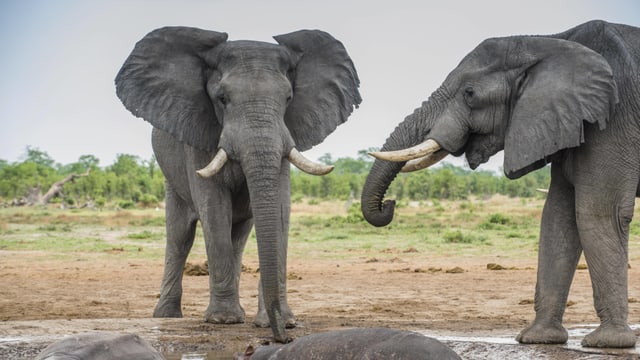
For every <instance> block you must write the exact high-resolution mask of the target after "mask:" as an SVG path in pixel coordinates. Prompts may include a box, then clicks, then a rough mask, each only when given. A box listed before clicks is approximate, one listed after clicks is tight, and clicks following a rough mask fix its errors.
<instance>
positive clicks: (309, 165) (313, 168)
mask: <svg viewBox="0 0 640 360" xmlns="http://www.w3.org/2000/svg"><path fill="white" fill-rule="evenodd" d="M288 159H289V162H291V163H292V164H293V165H295V167H297V168H298V169H300V170H302V171H304V172H306V173H307V174H310V175H326V174H328V173H330V172H331V170H333V165H324V164H319V163H316V162H313V161H311V160H309V159H307V158H306V157H304V155H302V154H301V153H300V152H299V151H298V150H296V149H295V148H293V149H291V152H290V153H289V157H288Z"/></svg>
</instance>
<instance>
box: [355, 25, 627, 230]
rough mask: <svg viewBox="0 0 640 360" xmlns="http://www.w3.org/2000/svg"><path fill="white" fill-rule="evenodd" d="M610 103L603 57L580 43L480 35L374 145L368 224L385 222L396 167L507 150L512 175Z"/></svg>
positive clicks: (601, 114)
mask: <svg viewBox="0 0 640 360" xmlns="http://www.w3.org/2000/svg"><path fill="white" fill-rule="evenodd" d="M616 102H617V90H616V85H615V82H614V80H613V73H612V70H611V68H610V66H609V64H608V63H607V61H606V60H605V59H604V58H603V57H602V56H601V55H599V54H598V53H596V52H594V51H592V50H590V49H588V48H586V47H585V46H582V45H580V44H578V43H576V42H572V41H566V40H561V39H555V38H546V37H531V36H530V37H526V36H519V37H507V38H492V39H488V40H485V41H484V42H482V43H481V44H480V45H479V46H478V47H477V48H476V49H474V50H473V51H472V52H471V53H469V54H468V55H467V56H466V57H465V58H464V59H463V60H462V61H461V62H460V64H459V65H458V66H457V67H456V68H455V69H454V70H453V71H452V72H451V73H450V74H449V75H448V76H447V78H446V79H445V81H444V83H443V84H442V85H441V86H440V88H438V89H437V90H436V91H435V92H434V93H433V94H432V95H431V97H430V98H429V99H428V100H427V101H426V102H424V103H423V104H422V106H421V107H420V108H418V109H416V110H415V111H414V113H413V114H411V115H409V116H407V117H406V118H405V120H404V121H403V122H402V123H400V125H398V127H397V128H396V129H395V130H394V131H393V132H392V134H391V135H390V137H389V138H388V139H387V140H386V142H385V144H384V146H383V147H382V149H381V151H380V152H375V153H372V155H373V156H375V157H376V158H377V160H376V161H375V163H374V165H373V167H372V169H371V171H370V173H369V175H368V177H367V180H366V182H365V186H364V189H363V192H362V203H361V205H362V212H363V214H364V216H365V218H366V219H367V220H368V221H369V223H371V224H372V225H375V226H385V225H387V224H389V223H390V222H391V220H392V218H393V210H394V202H393V201H391V200H387V201H384V202H383V198H384V195H385V192H386V190H387V188H388V187H389V185H390V183H391V182H392V181H393V179H394V178H395V177H396V175H397V174H398V172H400V171H401V170H403V171H413V170H417V169H421V168H424V167H427V166H430V165H432V164H434V163H436V162H438V161H439V160H440V159H442V158H443V157H445V156H446V155H447V154H449V153H450V154H453V155H455V156H459V155H462V154H465V155H466V159H467V161H468V163H469V166H470V167H471V168H472V169H475V168H476V167H477V166H478V165H480V164H481V163H484V162H486V161H487V160H488V159H489V158H490V157H491V156H492V155H494V154H495V153H497V152H498V151H500V150H504V166H503V170H504V173H505V175H506V176H507V177H509V178H512V179H514V178H518V177H520V176H522V175H524V174H526V173H528V172H530V171H532V170H535V169H538V168H540V167H542V166H544V165H545V164H546V163H547V162H548V161H550V160H551V158H552V156H554V154H557V153H558V152H559V151H561V150H563V149H566V148H571V147H577V146H579V145H580V144H581V143H582V142H583V141H584V137H583V127H584V126H585V124H584V122H587V123H593V124H597V126H599V128H600V129H604V128H605V127H606V124H607V121H608V119H609V118H610V116H611V115H612V113H613V109H614V106H615V104H616Z"/></svg>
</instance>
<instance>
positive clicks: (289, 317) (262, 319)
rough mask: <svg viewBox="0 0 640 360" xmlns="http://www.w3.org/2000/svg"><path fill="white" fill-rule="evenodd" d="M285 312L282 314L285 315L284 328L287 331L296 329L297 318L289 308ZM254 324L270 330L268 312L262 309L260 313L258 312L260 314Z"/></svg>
mask: <svg viewBox="0 0 640 360" xmlns="http://www.w3.org/2000/svg"><path fill="white" fill-rule="evenodd" d="M284 310H285V311H282V314H284V319H285V322H284V326H285V327H286V328H287V329H293V328H295V327H296V317H295V316H294V315H293V312H291V309H289V308H288V307H287V308H286V309H284ZM253 324H254V325H255V326H256V327H259V328H268V327H269V326H270V323H269V315H267V312H266V310H264V309H261V310H260V311H258V314H256V319H255V320H254V322H253Z"/></svg>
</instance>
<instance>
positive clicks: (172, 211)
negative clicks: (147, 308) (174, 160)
mask: <svg viewBox="0 0 640 360" xmlns="http://www.w3.org/2000/svg"><path fill="white" fill-rule="evenodd" d="M166 193H167V195H166V224H167V225H166V230H167V244H166V249H165V262H164V275H163V277H162V286H161V287H160V300H159V301H158V304H157V305H156V308H155V310H154V312H153V317H182V308H181V306H182V305H181V299H182V274H183V272H184V265H185V262H186V261H187V256H188V255H189V251H190V250H191V246H192V245H193V239H194V237H195V233H196V224H197V218H196V215H195V213H194V212H193V211H192V210H191V209H190V208H189V207H188V206H187V205H186V204H185V202H184V201H183V200H182V199H180V198H179V197H178V196H177V194H176V193H175V192H174V191H173V190H172V189H171V187H170V186H169V185H167V192H166Z"/></svg>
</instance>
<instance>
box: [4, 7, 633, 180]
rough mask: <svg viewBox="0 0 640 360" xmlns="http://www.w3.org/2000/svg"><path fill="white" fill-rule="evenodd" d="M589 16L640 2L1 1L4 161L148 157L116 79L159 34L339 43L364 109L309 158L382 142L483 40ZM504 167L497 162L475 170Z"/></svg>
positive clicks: (143, 128)
mask: <svg viewBox="0 0 640 360" xmlns="http://www.w3.org/2000/svg"><path fill="white" fill-rule="evenodd" d="M592 19H602V20H607V21H611V22H617V23H625V24H628V25H633V26H639V27H640V1H637V0H608V1H606V2H605V1H591V0H589V1H585V0H570V1H559V0H536V1H529V2H521V1H516V0H499V1H497V0H496V1H491V0H484V1H478V0H473V1H446V0H442V1H437V2H433V1H420V0H415V1H403V0H394V1H375V0H373V1H371V0H356V1H349V0H323V1H301V0H287V1H278V0H273V1H263V0H252V1H243V0H229V1H227V0H210V1H204V0H201V1H196V0H187V1H162V0H160V1H158V0H156V1H151V0H146V1H143V0H115V1H85V0H56V1H49V0H29V1H25V0H3V1H2V2H0V44H1V45H0V46H1V48H2V50H1V51H0V69H2V70H1V71H2V72H1V74H2V79H1V80H0V159H4V160H7V161H10V162H13V161H20V160H22V159H21V157H22V156H23V155H24V154H25V149H26V147H27V146H33V147H37V148H39V149H40V150H43V151H46V152H47V153H48V154H49V155H51V157H53V159H55V160H56V161H57V162H60V163H62V164H68V163H71V162H75V161H77V160H78V158H79V157H80V156H81V155H84V154H92V155H95V156H96V157H98V158H99V159H100V165H101V166H106V165H110V164H111V163H113V161H114V160H115V158H116V155H117V154H120V153H124V154H133V155H137V156H140V157H141V158H143V159H149V158H150V157H151V154H152V150H151V144H150V134H151V125H150V124H148V123H146V122H145V121H143V120H142V119H139V118H135V117H134V116H133V115H131V114H130V113H129V112H128V111H126V110H125V108H124V107H123V106H122V104H121V103H120V101H119V100H118V98H117V97H116V95H115V87H114V83H113V79H114V77H115V75H116V73H117V72H118V70H119V68H120V66H121V65H122V63H123V61H124V60H125V58H126V57H127V56H128V54H129V52H130V51H131V49H132V48H133V46H134V44H135V43H136V41H138V40H139V39H141V38H142V37H143V36H144V35H145V34H147V33H148V32H149V31H151V30H153V29H156V28H159V27H163V26H168V25H180V26H192V27H199V28H203V29H208V30H215V31H221V32H227V33H228V34H229V38H230V40H240V39H250V40H261V41H269V42H273V39H272V36H274V35H278V34H283V33H288V32H292V31H296V30H299V29H320V30H324V31H326V32H329V33H330V34H332V35H333V36H334V37H335V38H337V39H338V40H340V41H341V42H342V43H343V44H344V45H345V47H346V48H347V51H348V52H349V54H350V55H351V58H352V59H353V61H354V63H355V66H356V68H357V70H358V74H359V76H360V80H361V85H360V92H361V94H362V97H363V102H362V104H361V106H360V108H359V109H357V110H355V112H354V114H353V115H352V116H351V117H350V120H349V121H348V122H347V123H345V124H344V125H341V126H339V127H338V128H337V130H336V131H335V132H334V133H333V134H331V135H330V136H329V137H328V138H327V140H325V142H324V143H322V144H321V145H318V146H316V147H314V148H313V149H311V150H309V151H307V152H306V153H305V154H306V155H307V156H308V157H310V158H312V159H317V158H318V157H320V156H322V155H323V154H325V153H331V154H332V156H333V158H334V159H336V158H339V157H345V156H351V157H355V156H356V155H357V152H358V150H361V149H367V148H369V147H373V146H381V145H382V144H383V143H384V141H385V139H386V138H387V136H388V135H389V133H390V132H391V131H392V130H393V129H394V128H395V127H396V125H397V124H398V123H399V122H401V121H402V120H403V119H404V117H405V116H406V115H408V114H410V113H411V112H413V110H414V109H415V108H417V107H419V106H420V104H421V102H422V101H424V100H426V99H427V97H428V96H429V95H430V94H431V92H433V91H434V90H435V89H436V88H437V87H438V86H439V85H440V84H441V82H442V81H443V80H444V78H445V77H446V75H447V74H448V73H449V72H450V71H451V70H452V69H453V68H454V67H455V66H456V65H457V64H458V63H459V62H460V60H461V59H462V57H463V56H464V55H465V54H467V53H468V52H470V51H471V50H472V49H473V48H474V47H475V46H476V45H478V44H479V43H480V42H481V41H482V40H483V39H485V38H488V37H496V36H509V35H521V34H522V35H525V34H531V35H535V34H540V35H543V34H552V33H557V32H561V31H564V30H566V29H569V28H571V27H573V26H575V25H578V24H580V23H583V22H586V21H589V20H592ZM445 161H449V162H451V163H454V164H456V165H463V164H464V160H463V159H462V158H459V159H455V158H452V157H448V158H447V159H445ZM500 166H502V157H501V156H500V154H499V155H497V156H496V157H494V158H493V159H492V160H491V161H490V162H489V163H488V164H486V165H483V167H482V168H484V169H491V170H497V169H498V168H499V167H500Z"/></svg>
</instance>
